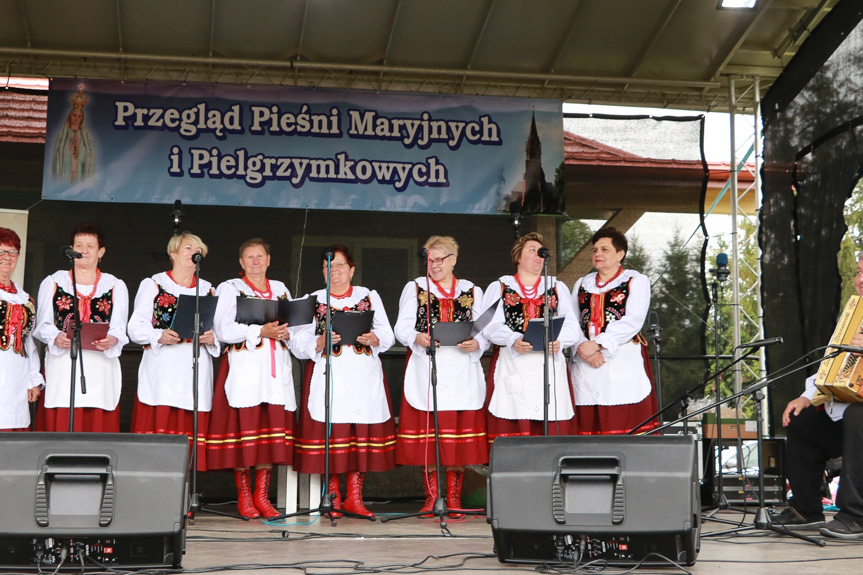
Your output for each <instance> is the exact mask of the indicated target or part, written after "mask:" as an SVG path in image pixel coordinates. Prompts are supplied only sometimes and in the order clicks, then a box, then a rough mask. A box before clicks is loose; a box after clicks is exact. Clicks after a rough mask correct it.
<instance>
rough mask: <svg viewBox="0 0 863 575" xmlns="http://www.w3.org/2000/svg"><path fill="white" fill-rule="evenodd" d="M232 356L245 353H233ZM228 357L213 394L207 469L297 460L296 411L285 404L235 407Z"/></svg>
mask: <svg viewBox="0 0 863 575" xmlns="http://www.w3.org/2000/svg"><path fill="white" fill-rule="evenodd" d="M228 353H243V352H242V351H237V352H234V351H230V352H228ZM228 363H230V362H229V361H228V357H227V355H225V356H222V361H221V362H220V363H219V372H218V373H217V374H216V386H215V389H214V395H213V410H212V412H211V413H212V417H211V418H210V428H209V430H208V432H207V469H233V468H237V467H254V466H255V465H259V464H264V463H272V464H276V465H291V464H292V463H293V461H294V418H295V414H294V412H293V411H286V410H285V406H284V405H271V404H269V403H262V404H260V405H255V406H253V407H240V408H236V407H231V405H230V404H229V403H228V396H227V394H226V393H225V380H226V379H227V378H228V371H229V369H230V368H229V367H228Z"/></svg>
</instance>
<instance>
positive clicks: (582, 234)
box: [560, 220, 593, 262]
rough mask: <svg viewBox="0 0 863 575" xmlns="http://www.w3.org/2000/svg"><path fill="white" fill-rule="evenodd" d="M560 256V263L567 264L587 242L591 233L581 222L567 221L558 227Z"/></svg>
mask: <svg viewBox="0 0 863 575" xmlns="http://www.w3.org/2000/svg"><path fill="white" fill-rule="evenodd" d="M560 235H561V255H560V261H562V262H568V261H569V260H570V259H572V257H573V256H574V255H575V254H576V252H578V250H580V249H581V248H582V247H583V246H584V245H585V244H586V243H587V242H589V241H590V238H591V236H593V232H592V231H590V228H589V227H588V226H587V224H586V223H584V222H583V221H581V220H569V221H567V222H563V223H562V224H561V225H560Z"/></svg>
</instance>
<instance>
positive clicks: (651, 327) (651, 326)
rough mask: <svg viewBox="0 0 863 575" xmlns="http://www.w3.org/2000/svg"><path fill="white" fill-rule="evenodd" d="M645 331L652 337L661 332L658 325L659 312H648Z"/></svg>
mask: <svg viewBox="0 0 863 575" xmlns="http://www.w3.org/2000/svg"><path fill="white" fill-rule="evenodd" d="M647 333H649V334H650V336H651V337H653V338H654V339H656V338H658V337H659V334H660V333H662V327H661V326H660V325H659V314H658V313H656V312H655V311H652V312H650V316H649V320H648V325H647Z"/></svg>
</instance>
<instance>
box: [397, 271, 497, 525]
mask: <svg viewBox="0 0 863 575" xmlns="http://www.w3.org/2000/svg"><path fill="white" fill-rule="evenodd" d="M429 276H430V274H429V263H428V255H426V290H427V291H428V293H429V297H427V298H426V309H427V310H428V313H426V318H428V336H429V345H428V347H427V348H426V353H428V356H429V361H430V364H431V386H432V409H433V410H434V456H435V463H434V464H435V473H436V474H437V475H436V477H437V498H436V499H435V500H434V506H433V507H432V515H433V516H435V517H437V518H438V519H440V528H441V532H442V533H443V534H444V535H447V536H450V535H452V533H450V531H449V529H448V528H447V526H446V525H447V523H446V520H447V517H449V510H448V509H447V506H446V495H447V493H446V490H447V484H446V477H445V475H441V470H442V469H443V466H442V465H441V462H440V422H439V420H438V407H437V342H436V341H435V339H434V322H433V321H432V317H431V281H430V278H429ZM458 513H459V514H460V515H482V514H484V513H485V512H484V511H471V510H466V509H460V510H459V511H458ZM427 515H428V512H423V513H407V514H403V515H397V516H394V517H382V518H381V523H386V522H387V521H395V520H396V519H405V518H406V517H423V516H427Z"/></svg>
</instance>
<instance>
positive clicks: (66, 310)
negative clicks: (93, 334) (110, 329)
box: [53, 286, 114, 331]
mask: <svg viewBox="0 0 863 575" xmlns="http://www.w3.org/2000/svg"><path fill="white" fill-rule="evenodd" d="M72 297H73V296H72V294H69V293H66V292H65V291H64V290H63V288H61V287H60V286H57V287H56V289H55V290H54V300H53V307H54V326H55V327H56V328H57V329H59V330H61V331H66V328H67V327H68V325H69V323H70V322H71V321H72ZM113 307H114V290H113V289H111V290H108V291H106V292H105V293H103V294H102V295H100V296H99V297H94V298H91V299H90V323H110V321H111V310H112V309H113Z"/></svg>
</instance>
